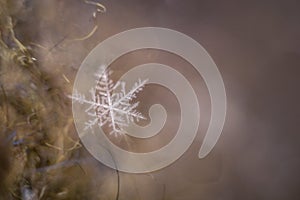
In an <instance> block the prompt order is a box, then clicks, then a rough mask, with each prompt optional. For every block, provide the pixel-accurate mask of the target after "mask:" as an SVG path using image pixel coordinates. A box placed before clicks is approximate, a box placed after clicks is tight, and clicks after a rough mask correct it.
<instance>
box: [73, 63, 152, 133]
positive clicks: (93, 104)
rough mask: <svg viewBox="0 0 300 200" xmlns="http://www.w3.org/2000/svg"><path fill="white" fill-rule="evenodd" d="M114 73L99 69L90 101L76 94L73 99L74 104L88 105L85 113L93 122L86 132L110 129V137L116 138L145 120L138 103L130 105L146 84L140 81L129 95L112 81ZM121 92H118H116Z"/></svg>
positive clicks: (86, 123)
mask: <svg viewBox="0 0 300 200" xmlns="http://www.w3.org/2000/svg"><path fill="white" fill-rule="evenodd" d="M112 73H113V72H112V71H111V70H104V71H103V69H101V68H100V69H99V72H98V73H96V74H95V77H96V81H95V87H92V88H91V89H90V91H89V92H90V98H89V99H88V98H86V97H85V95H83V94H81V93H79V92H78V91H76V90H75V91H74V93H73V95H72V96H71V98H72V99H73V101H74V102H77V103H80V104H87V105H88V108H87V109H86V110H85V112H86V113H87V114H88V115H89V117H90V119H89V120H88V121H87V122H85V130H88V129H91V130H93V128H94V126H97V125H98V126H100V127H102V126H104V125H107V124H108V125H109V127H110V128H111V132H110V134H114V135H115V136H118V135H122V134H124V133H125V131H124V129H123V127H126V126H128V125H129V124H130V123H131V122H134V121H135V120H136V121H139V120H141V119H145V117H144V116H143V115H142V114H141V113H140V112H138V111H137V110H136V108H137V107H138V105H139V102H136V103H131V101H132V100H133V99H135V98H136V95H137V93H139V92H140V91H142V90H143V88H144V86H145V84H146V82H147V80H144V81H142V80H141V79H139V80H138V81H137V82H135V84H134V85H133V87H132V88H131V89H130V90H129V91H126V88H125V86H126V83H125V82H123V81H117V82H116V83H114V82H113V80H112V79H110V76H111V74H112ZM115 91H119V92H115Z"/></svg>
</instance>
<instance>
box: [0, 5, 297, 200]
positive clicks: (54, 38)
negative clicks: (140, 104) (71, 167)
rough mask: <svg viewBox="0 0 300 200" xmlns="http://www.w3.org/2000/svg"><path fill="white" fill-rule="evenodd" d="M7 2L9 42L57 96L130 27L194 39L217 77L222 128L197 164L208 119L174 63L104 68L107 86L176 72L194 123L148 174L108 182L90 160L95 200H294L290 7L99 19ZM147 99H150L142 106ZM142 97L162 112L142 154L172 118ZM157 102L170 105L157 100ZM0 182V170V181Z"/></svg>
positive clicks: (132, 57)
mask: <svg viewBox="0 0 300 200" xmlns="http://www.w3.org/2000/svg"><path fill="white" fill-rule="evenodd" d="M12 2H14V3H16V4H20V6H19V7H18V9H17V12H15V13H13V14H12V15H13V16H14V19H15V25H14V30H15V35H16V37H17V38H18V39H19V40H20V41H21V42H22V43H23V44H24V45H25V46H26V47H28V48H29V49H30V51H31V52H32V55H33V56H34V58H35V59H37V63H38V66H39V67H40V68H41V69H43V71H45V73H47V74H48V76H51V77H53V80H54V81H53V84H54V85H55V86H57V87H60V88H62V93H63V94H64V95H67V94H70V93H71V91H72V83H73V81H74V79H75V76H76V72H77V70H78V68H79V67H80V64H81V62H82V61H83V59H84V58H85V57H86V56H87V55H88V53H89V52H90V51H91V50H92V49H93V48H94V47H95V46H96V45H97V44H99V43H100V42H101V41H103V40H105V39H106V38H108V37H110V36H112V35H114V34H117V33H119V32H122V31H125V30H128V29H132V28H138V27H147V26H153V27H165V28H170V29H174V30H177V31H180V32H182V33H184V34H186V35H188V36H190V37H192V38H194V39H195V40H196V41H198V42H199V43H200V44H201V45H202V46H203V47H204V48H205V49H206V50H207V52H208V53H209V54H210V55H211V57H212V58H213V60H214V61H215V63H216V64H217V66H218V68H219V70H220V72H221V74H222V76H223V80H224V83H225V87H226V92H227V98H228V111H227V118H226V122H225V127H224V130H223V133H222V135H221V137H220V139H219V141H218V143H217V145H216V146H215V148H214V149H213V151H212V152H211V153H210V154H209V155H208V156H207V157H206V158H204V159H201V160H199V159H198V152H199V148H200V146H201V143H202V139H203V137H204V134H205V131H206V129H207V126H208V122H209V119H210V100H209V94H208V92H207V88H206V86H205V83H204V82H203V80H202V78H201V76H200V75H198V74H195V73H194V72H195V71H194V70H193V68H192V67H191V66H190V65H189V64H188V63H187V62H186V61H184V60H182V59H181V58H178V57H176V56H175V55H172V54H168V53H167V52H160V51H155V50H142V51H139V52H133V53H130V54H127V55H125V56H123V57H121V58H120V59H118V60H117V61H116V62H114V63H113V64H112V66H111V68H112V69H114V71H115V72H116V79H117V78H118V77H120V76H121V75H122V74H123V73H125V72H126V71H127V70H129V69H130V68H132V67H134V66H135V65H138V64H142V63H147V62H159V63H164V64H167V65H169V66H172V67H174V68H176V69H177V70H178V71H180V72H181V73H182V74H184V75H185V76H186V77H187V78H188V79H189V80H190V81H191V83H192V84H193V87H194V89H195V90H196V91H197V95H198V98H199V102H200V108H201V122H200V128H199V132H198V135H197V138H196V140H195V141H194V143H193V145H192V146H191V147H190V148H189V150H188V151H187V152H186V153H185V154H184V155H183V156H182V157H181V158H180V159H179V160H178V161H177V162H175V163H173V164H172V165H171V166H168V167H166V168H164V169H162V170H159V171H156V172H153V173H150V174H139V175H136V174H126V173H121V172H119V173H117V174H116V172H115V171H114V170H112V169H109V168H107V167H105V166H103V165H102V164H101V163H99V162H97V161H95V160H93V159H92V158H90V159H91V160H92V161H90V162H89V164H88V165H89V166H88V168H92V172H91V175H90V177H89V178H88V179H87V182H89V181H88V180H93V179H94V180H93V182H92V183H91V185H93V186H91V187H95V190H94V193H95V194H96V193H98V194H97V195H95V196H97V198H96V197H95V199H116V198H117V199H124V200H126V199H131V200H133V199H152V200H153V199H165V200H182V199H184V200H199V199H205V200H232V199H245V200H246V199H249V200H250V199H251V200H252V199H266V200H269V199H270V200H271V199H272V200H277V199H278V200H282V199H298V198H299V196H300V191H299V187H300V175H299V169H300V155H299V153H300V134H299V122H300V106H299V105H298V102H300V95H299V84H300V79H299V75H300V48H299V46H300V39H299V38H300V26H299V20H300V12H299V6H300V3H299V2H298V1H296V0H287V1H279V0H272V1H258V0H252V1H233V0H228V1H217V0H210V1H208V0H186V1H180V0H151V1H145V0H143V1H141V0H122V1H120V0H119V1H117V0H109V1H108V0H103V1H95V2H99V3H101V4H103V5H104V6H105V7H106V9H107V11H106V12H105V13H102V12H97V7H96V6H94V5H91V4H88V3H86V2H84V1H82V0H64V1H62V0H51V1H49V0H24V1H21V0H20V1H18V0H16V1H12ZM20 2H21V3H20ZM87 36H88V37H87ZM147 91H152V93H151V92H150V93H151V94H152V96H151V97H150V96H149V95H148V96H147ZM148 94H149V93H148ZM142 97H143V98H145V99H147V100H148V101H147V103H149V104H152V103H153V102H160V103H162V104H163V105H165V106H166V109H167V110H168V112H171V113H172V115H171V116H170V117H168V121H167V124H166V126H167V127H166V128H165V129H164V130H163V133H165V134H162V135H161V136H159V137H158V138H156V139H155V140H154V141H155V142H154V143H153V141H152V143H153V147H149V150H152V149H155V147H159V146H163V144H166V143H167V142H168V141H169V140H170V138H172V134H173V132H174V129H175V130H176V127H177V126H178V120H179V119H178V113H180V111H179V110H178V103H177V101H176V99H174V98H175V97H174V96H172V94H170V93H169V92H168V91H167V90H165V89H164V88H159V87H158V86H152V87H150V86H149V87H148V86H147V87H146V89H145V91H144V92H143V93H142V94H141V98H142ZM167 97H170V99H171V100H168V101H166V99H167ZM157 98H158V99H159V100H157ZM170 102H171V103H170ZM70 108H71V105H69V109H70ZM144 112H145V113H146V112H147V111H146V110H145V111H144ZM73 132H75V130H73ZM74 135H76V134H74ZM74 137H75V138H76V136H74ZM141 146H142V147H143V145H141ZM141 146H134V144H133V142H132V144H131V145H130V146H129V147H128V148H129V149H131V150H132V151H137V152H140V151H144V150H145V149H142V147H141ZM147 148H148V146H147ZM83 151H84V150H83ZM84 155H85V156H86V157H91V156H90V155H89V154H88V153H84ZM0 159H1V158H0ZM1 160H2V159H1ZM0 162H2V161H0ZM1 173H2V172H1V170H0V177H1ZM87 174H88V173H87ZM98 177H99V178H98ZM104 177H105V178H104ZM78 178H79V179H80V177H78ZM78 178H77V179H78ZM118 185H119V187H118ZM94 193H93V194H94ZM39 194H40V192H39ZM57 199H59V198H57ZM82 199H85V198H84V197H82ZM91 199H93V198H91ZM25 200H27V199H25Z"/></svg>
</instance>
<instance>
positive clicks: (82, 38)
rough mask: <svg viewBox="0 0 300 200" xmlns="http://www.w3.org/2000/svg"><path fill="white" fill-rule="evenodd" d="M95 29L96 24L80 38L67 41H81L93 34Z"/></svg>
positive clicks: (96, 27)
mask: <svg viewBox="0 0 300 200" xmlns="http://www.w3.org/2000/svg"><path fill="white" fill-rule="evenodd" d="M97 29H98V26H97V25H95V26H94V28H93V30H92V31H91V32H90V33H88V34H87V35H85V36H83V37H81V38H75V39H71V40H69V41H83V40H86V39H88V38H90V37H91V36H92V35H94V33H95V32H96V30H97Z"/></svg>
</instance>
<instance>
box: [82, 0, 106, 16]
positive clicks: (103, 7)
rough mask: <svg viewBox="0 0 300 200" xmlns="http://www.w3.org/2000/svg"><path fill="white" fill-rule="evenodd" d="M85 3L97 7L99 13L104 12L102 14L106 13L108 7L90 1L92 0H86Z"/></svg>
mask: <svg viewBox="0 0 300 200" xmlns="http://www.w3.org/2000/svg"><path fill="white" fill-rule="evenodd" d="M84 2H85V3H86V4H90V5H94V6H97V11H98V12H102V13H105V12H106V7H105V6H104V5H102V4H101V3H97V2H94V1H90V0H84Z"/></svg>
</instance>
